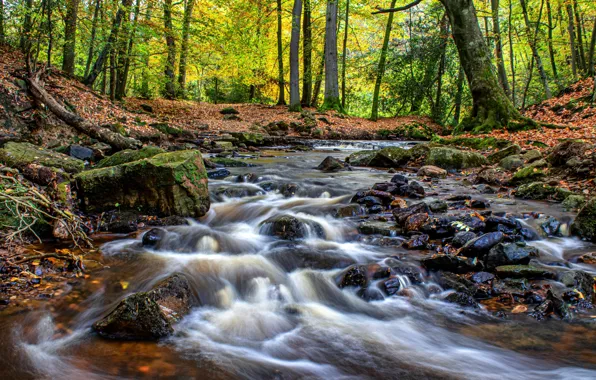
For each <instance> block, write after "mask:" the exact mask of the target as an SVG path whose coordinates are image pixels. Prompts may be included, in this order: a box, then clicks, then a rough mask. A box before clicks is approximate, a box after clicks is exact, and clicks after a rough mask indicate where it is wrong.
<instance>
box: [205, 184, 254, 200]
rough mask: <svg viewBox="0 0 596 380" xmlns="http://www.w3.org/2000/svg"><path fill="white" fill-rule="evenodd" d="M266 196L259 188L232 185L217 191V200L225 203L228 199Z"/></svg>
mask: <svg viewBox="0 0 596 380" xmlns="http://www.w3.org/2000/svg"><path fill="white" fill-rule="evenodd" d="M262 194H265V190H263V189H262V188H260V187H257V186H249V185H231V186H221V187H218V188H217V189H215V198H216V199H217V200H219V201H223V200H224V199H226V198H245V197H254V196H255V195H262Z"/></svg>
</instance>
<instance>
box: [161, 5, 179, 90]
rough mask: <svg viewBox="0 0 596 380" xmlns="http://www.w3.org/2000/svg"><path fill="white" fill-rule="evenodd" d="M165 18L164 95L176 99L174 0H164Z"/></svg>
mask: <svg viewBox="0 0 596 380" xmlns="http://www.w3.org/2000/svg"><path fill="white" fill-rule="evenodd" d="M163 20H164V33H165V38H166V46H167V52H168V54H167V57H166V67H165V69H164V74H165V76H166V84H165V90H164V97H165V98H166V99H174V98H175V97H176V82H175V74H174V69H175V67H174V66H175V65H176V40H175V36H174V25H173V22H172V0H164V3H163Z"/></svg>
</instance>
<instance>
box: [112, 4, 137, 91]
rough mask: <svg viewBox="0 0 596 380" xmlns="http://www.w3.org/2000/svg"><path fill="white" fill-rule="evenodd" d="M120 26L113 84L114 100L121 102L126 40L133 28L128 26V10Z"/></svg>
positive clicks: (124, 81)
mask: <svg viewBox="0 0 596 380" xmlns="http://www.w3.org/2000/svg"><path fill="white" fill-rule="evenodd" d="M122 26H123V27H122V30H121V31H120V33H119V35H118V38H117V39H116V46H117V49H116V50H115V51H114V55H115V57H117V61H116V65H115V67H114V73H115V78H116V82H115V84H114V85H115V86H114V88H115V89H114V99H117V100H122V98H124V87H125V84H126V77H125V73H124V68H125V66H126V58H127V57H128V53H127V47H128V39H129V38H130V37H132V34H133V31H132V30H133V27H131V25H130V9H127V10H126V22H125V23H123V25H122Z"/></svg>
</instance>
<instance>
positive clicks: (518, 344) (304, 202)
mask: <svg viewBox="0 0 596 380" xmlns="http://www.w3.org/2000/svg"><path fill="white" fill-rule="evenodd" d="M325 155H326V154H324V153H309V154H308V155H303V154H294V155H292V156H291V157H289V158H286V157H277V158H275V159H272V160H269V161H268V162H262V163H264V164H265V166H263V167H259V168H251V169H250V170H249V169H235V172H234V173H235V174H245V173H247V172H248V171H254V172H257V173H258V174H259V176H260V178H259V180H258V181H259V182H263V181H272V180H274V181H277V182H283V183H296V184H298V185H299V189H298V191H297V193H296V195H295V196H293V197H291V198H286V197H284V196H283V195H282V194H280V193H278V192H275V191H272V192H269V193H267V194H266V195H257V196H254V197H248V198H241V199H238V198H223V199H224V200H223V201H221V202H219V203H215V204H214V205H213V207H212V209H211V211H210V212H209V213H208V214H207V215H206V216H205V217H203V218H202V219H201V220H199V221H196V222H191V223H190V225H188V226H176V227H168V228H167V229H166V235H165V237H164V239H163V240H162V241H161V242H160V243H159V244H158V245H157V246H155V247H154V248H152V249H146V248H144V247H143V246H142V244H141V238H142V236H141V235H139V236H138V237H136V238H134V239H121V240H115V241H112V242H109V243H107V244H105V245H104V246H103V247H102V253H103V261H104V262H105V263H106V265H109V266H110V268H109V269H105V270H103V271H100V272H97V273H94V274H93V275H92V277H91V279H93V280H94V281H92V282H91V281H88V282H86V283H85V285H84V288H83V289H82V290H81V294H82V295H84V298H85V300H84V302H82V303H74V302H73V303H65V304H56V305H55V306H52V307H51V308H48V309H47V310H42V311H40V312H36V313H30V314H27V315H25V316H23V315H16V316H12V317H10V318H5V321H4V322H3V323H2V326H0V334H2V335H3V338H4V339H5V342H6V343H5V344H4V345H3V347H2V348H1V349H0V351H1V352H0V353H1V354H4V355H2V356H4V361H5V362H6V365H5V366H4V367H3V370H0V371H4V372H5V373H6V374H7V375H6V377H7V378H11V377H19V378H33V377H35V378H39V377H47V378H57V377H61V378H69V379H71V378H72V379H75V378H76V379H80V378H89V379H96V378H97V379H110V378H133V377H134V378H137V377H148V378H155V377H169V378H173V377H178V378H204V379H220V378H221V379H228V378H234V379H235V378H251V379H252V378H284V379H286V378H288V379H294V378H296V379H298V378H300V379H302V378H412V379H414V378H416V379H418V378H441V379H444V378H482V379H485V378H491V379H492V378H495V379H496V378H499V379H502V378H505V379H519V378H532V379H542V378H557V379H583V378H585V379H588V378H595V377H596V360H594V357H593V356H590V353H593V352H594V349H595V348H596V347H595V343H593V342H595V341H596V339H594V338H596V334H594V329H593V327H590V325H589V323H587V322H586V323H581V324H577V325H574V326H571V325H568V324H565V325H563V324H562V323H558V322H554V321H553V322H544V323H527V322H521V321H515V320H510V321H500V320H497V319H495V318H494V317H492V315H491V313H489V312H488V311H487V310H484V309H481V310H475V311H469V310H467V311H465V310H462V309H461V308H459V307H457V306H455V305H453V304H446V303H444V302H442V301H441V300H440V299H441V297H440V295H441V289H440V288H438V286H437V285H436V284H433V283H432V281H431V279H428V278H425V279H424V281H423V282H422V283H413V282H412V281H411V280H410V279H409V278H408V277H407V276H403V277H400V282H401V285H402V289H405V291H404V292H403V293H402V296H399V297H390V298H385V299H381V300H378V301H373V302H365V301H364V300H362V299H361V298H360V297H358V296H357V295H356V294H355V292H354V291H353V290H350V289H340V288H338V286H337V285H336V278H337V276H338V275H339V274H340V272H341V270H342V268H345V267H347V266H349V265H351V264H354V263H363V264H370V263H379V264H382V263H383V262H385V261H386V260H388V258H389V257H394V258H392V259H390V260H396V258H395V257H399V259H400V261H401V262H402V263H403V265H412V266H417V265H418V261H417V258H419V255H416V254H415V253H411V254H404V252H403V251H401V250H400V248H396V247H391V246H390V247H378V246H372V245H367V244H366V243H363V242H360V241H359V240H358V239H356V232H355V223H354V221H350V220H342V219H336V218H334V217H333V214H334V210H335V209H336V208H337V207H339V206H341V205H342V204H346V203H348V202H349V197H350V195H351V194H353V193H354V192H356V191H357V190H359V189H362V188H366V187H368V186H370V185H371V184H372V183H374V182H380V181H382V180H386V179H388V178H390V175H388V174H386V173H381V172H376V171H369V170H357V171H355V172H346V173H338V174H331V175H330V174H325V173H320V172H316V171H313V170H312V168H313V167H314V166H316V165H317V164H318V162H320V161H321V160H322V158H324V156H325ZM233 182H234V181H233V177H232V178H229V179H228V180H227V181H213V183H211V184H210V186H211V188H212V190H214V191H216V189H217V188H218V187H220V186H224V185H230V184H232V183H233ZM453 186H454V185H453V184H446V185H440V187H437V188H436V189H435V191H437V193H442V192H449V191H453ZM459 191H463V192H466V191H470V190H469V189H464V190H461V189H460V190H459ZM525 206H527V207H528V208H532V207H541V208H542V209H543V211H544V208H545V207H553V206H545V205H532V204H530V203H527V204H524V207H525ZM497 207H501V209H506V207H511V206H497ZM519 207H520V205H518V206H517V208H518V209H519ZM554 212H558V211H556V210H553V213H554ZM279 215H290V216H294V217H296V218H298V219H300V220H303V221H305V222H307V224H309V223H310V224H312V225H316V226H320V229H321V230H322V231H323V235H322V236H324V237H322V236H321V234H320V233H318V232H317V233H315V232H313V231H310V232H309V233H307V234H306V237H305V238H304V239H298V240H295V241H280V240H278V239H276V238H273V237H271V236H267V235H266V233H267V227H266V226H267V225H266V224H264V222H265V221H267V220H269V219H270V218H272V217H276V216H279ZM264 226H265V227H264ZM533 244H534V245H535V246H536V247H537V248H539V249H540V250H541V252H542V253H543V254H544V255H545V256H547V257H549V258H550V259H552V260H550V259H549V261H557V260H558V261H562V260H567V259H568V258H569V257H568V255H569V254H570V252H572V253H571V254H573V252H578V251H581V250H582V249H586V247H585V246H584V244H583V243H581V242H578V241H577V240H573V239H569V238H565V239H549V240H542V241H538V242H535V243H533ZM571 265H576V264H571ZM588 269H589V270H592V269H590V268H588ZM175 272H182V273H184V274H186V275H187V277H188V278H189V279H190V281H191V285H192V288H193V291H194V293H195V295H196V296H197V297H198V299H199V300H200V303H201V305H202V306H201V307H198V308H195V309H194V310H193V311H192V313H191V314H189V315H188V316H186V317H185V318H184V319H183V320H182V322H181V323H180V324H179V325H178V326H177V327H176V334H175V335H174V336H173V337H171V338H169V339H167V340H165V341H163V342H160V343H158V344H156V343H148V342H147V343H145V342H135V343H132V342H112V341H106V340H102V339H100V338H98V337H96V336H95V335H94V334H93V333H92V332H91V331H90V326H91V324H92V323H93V322H94V321H95V320H97V319H98V318H99V317H101V316H102V315H104V314H105V313H106V312H107V311H108V310H110V309H111V308H113V307H114V305H115V304H116V303H117V302H118V301H119V300H120V299H122V297H123V296H125V295H127V294H130V293H132V292H136V291H141V290H147V289H149V288H151V286H152V285H153V284H155V283H156V282H157V281H159V280H160V279H162V278H164V277H166V276H168V275H169V274H171V273H175ZM123 283H126V284H129V285H127V286H126V287H123V286H122V284H123ZM73 305H74V306H73ZM17 324H20V325H22V326H23V327H22V328H17V327H15V326H16V325H17Z"/></svg>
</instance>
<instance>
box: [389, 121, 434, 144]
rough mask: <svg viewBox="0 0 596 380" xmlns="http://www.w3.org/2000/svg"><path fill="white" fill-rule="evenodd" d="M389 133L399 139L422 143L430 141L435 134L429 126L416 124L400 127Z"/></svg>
mask: <svg viewBox="0 0 596 380" xmlns="http://www.w3.org/2000/svg"><path fill="white" fill-rule="evenodd" d="M388 132H389V134H394V135H396V136H397V137H401V138H403V139H410V140H420V141H429V140H431V139H432V138H433V136H434V133H433V131H432V129H431V128H430V127H429V126H427V125H425V124H422V123H416V122H414V123H411V124H405V125H402V126H399V127H397V128H395V129H394V130H393V131H388Z"/></svg>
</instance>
